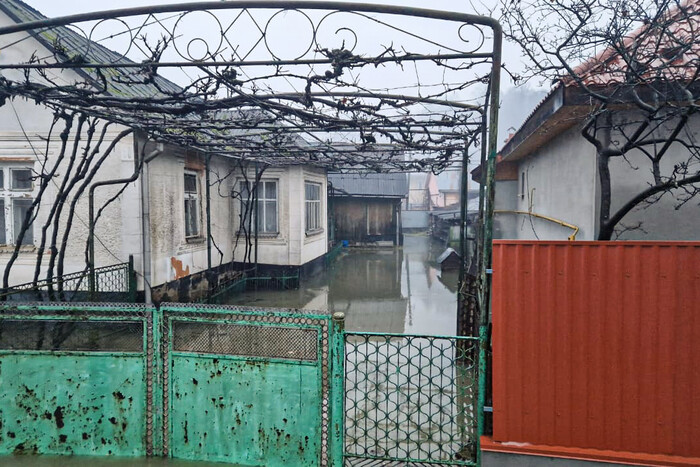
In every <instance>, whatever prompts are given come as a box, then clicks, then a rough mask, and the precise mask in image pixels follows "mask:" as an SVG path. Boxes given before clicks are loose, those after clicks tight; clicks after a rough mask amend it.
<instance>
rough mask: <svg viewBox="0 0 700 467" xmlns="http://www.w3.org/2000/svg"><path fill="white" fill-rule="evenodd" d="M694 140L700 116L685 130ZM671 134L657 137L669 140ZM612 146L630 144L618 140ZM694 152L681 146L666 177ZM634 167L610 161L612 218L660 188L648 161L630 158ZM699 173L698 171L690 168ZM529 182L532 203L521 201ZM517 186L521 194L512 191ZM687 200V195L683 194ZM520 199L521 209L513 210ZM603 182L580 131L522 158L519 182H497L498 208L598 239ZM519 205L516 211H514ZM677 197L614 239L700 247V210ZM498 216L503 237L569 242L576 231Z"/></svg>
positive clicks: (634, 154)
mask: <svg viewBox="0 0 700 467" xmlns="http://www.w3.org/2000/svg"><path fill="white" fill-rule="evenodd" d="M617 118H620V119H628V120H632V121H634V120H636V119H635V115H633V114H624V113H619V114H617ZM686 129H687V131H688V134H689V135H691V136H692V138H697V137H698V136H700V135H698V133H699V132H700V117H699V116H693V117H691V120H690V122H689V123H688V125H687V127H686ZM668 133H669V131H668V129H666V130H659V131H657V133H656V134H655V135H654V136H655V137H656V138H659V139H662V140H663V139H664V138H665V137H666V136H667V135H668ZM612 140H613V141H615V140H619V141H618V144H620V145H621V144H622V142H623V140H622V139H621V138H619V136H616V135H615V134H614V133H613V135H612ZM688 158H689V152H688V150H687V149H686V148H685V147H684V146H682V145H680V144H674V145H672V146H671V148H670V149H669V151H668V152H667V153H666V154H665V155H664V156H663V158H662V160H661V174H662V176H664V175H665V176H668V175H670V174H671V173H672V171H673V167H674V166H675V165H676V164H679V163H682V162H686V161H687V160H688ZM626 159H627V160H625V159H624V158H622V157H617V158H612V159H611V160H610V174H611V186H612V201H611V215H612V214H614V213H615V212H616V211H617V210H618V209H619V208H620V207H621V206H622V205H624V204H625V203H626V202H627V201H628V200H630V199H631V198H633V197H634V196H635V195H637V194H638V193H640V192H641V191H643V190H644V189H646V188H647V187H648V186H650V185H651V184H653V174H652V169H651V163H650V161H649V159H648V156H647V155H645V154H643V153H642V152H641V151H631V152H629V153H628V154H627V158H626ZM691 170H692V166H691ZM523 174H524V175H525V189H524V192H525V196H524V197H521V196H520V193H521V185H522V176H523ZM515 186H517V189H516V190H515V193H514V190H513V188H514V187H515ZM676 193H680V192H676ZM514 195H515V199H516V201H515V203H512V200H513V196H514ZM599 200H600V182H599V178H598V172H597V164H596V155H595V148H594V147H593V145H592V144H590V143H589V142H588V141H586V140H585V139H584V138H583V137H581V135H580V129H579V128H578V127H573V128H572V129H570V130H568V131H566V132H564V133H563V134H561V135H559V136H557V137H556V138H553V139H552V140H551V141H550V142H549V143H548V144H546V145H545V146H543V147H541V148H540V149H538V150H536V151H535V152H533V153H532V154H531V155H530V156H528V157H526V158H524V159H521V160H520V161H519V163H518V181H517V182H514V181H508V182H503V181H500V182H497V191H496V209H516V210H520V211H531V212H534V213H537V214H542V215H547V216H551V217H554V218H557V219H560V220H562V221H566V222H569V223H571V224H574V225H576V226H578V227H579V228H580V231H579V233H578V235H577V237H576V238H577V239H578V240H595V239H596V236H597V231H598V216H599V214H598V212H599ZM511 205H514V208H508V207H507V206H511ZM680 205H681V203H680V201H679V199H678V198H677V196H675V195H674V194H671V193H667V194H664V195H663V196H662V197H661V198H660V199H658V201H656V202H654V203H651V204H648V203H644V204H642V205H640V206H639V207H637V208H635V209H634V210H633V211H631V212H630V213H629V214H627V215H626V216H625V217H624V218H623V219H622V222H621V224H618V229H619V230H624V229H625V228H628V227H631V229H630V230H625V231H624V232H622V233H621V234H620V235H614V236H613V238H614V239H615V238H617V239H620V240H697V239H698V236H699V235H700V234H699V233H698V232H700V206H699V205H698V202H697V201H694V200H693V201H690V202H688V203H686V204H684V205H682V206H680ZM679 206H680V208H679ZM677 208H678V209H677ZM507 217H508V216H507V215H505V214H497V215H496V218H495V219H496V221H495V222H496V223H497V224H499V225H500V226H501V227H502V231H503V235H501V236H499V238H517V239H528V240H532V239H540V240H565V239H566V238H567V237H568V235H569V234H570V233H571V229H568V228H566V227H562V226H559V225H557V224H554V223H551V222H548V221H546V220H542V219H537V218H533V217H530V216H526V215H513V216H510V217H511V218H510V219H508V218H507Z"/></svg>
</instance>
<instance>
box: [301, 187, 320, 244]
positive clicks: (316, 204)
mask: <svg viewBox="0 0 700 467" xmlns="http://www.w3.org/2000/svg"><path fill="white" fill-rule="evenodd" d="M304 191H305V193H306V232H307V233H309V232H314V231H318V230H321V185H319V184H318V183H309V182H306V183H305V184H304Z"/></svg>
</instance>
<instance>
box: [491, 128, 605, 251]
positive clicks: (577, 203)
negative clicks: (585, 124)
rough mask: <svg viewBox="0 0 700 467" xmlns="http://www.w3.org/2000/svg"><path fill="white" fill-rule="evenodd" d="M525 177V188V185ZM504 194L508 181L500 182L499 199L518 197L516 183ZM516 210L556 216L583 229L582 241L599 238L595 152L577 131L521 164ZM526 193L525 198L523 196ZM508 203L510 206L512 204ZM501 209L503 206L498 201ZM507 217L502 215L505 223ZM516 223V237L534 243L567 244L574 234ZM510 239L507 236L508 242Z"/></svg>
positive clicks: (522, 220) (536, 222)
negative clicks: (561, 242)
mask: <svg viewBox="0 0 700 467" xmlns="http://www.w3.org/2000/svg"><path fill="white" fill-rule="evenodd" d="M523 174H524V179H525V184H524V187H523V186H522V182H521V180H522V178H523ZM505 183H506V184H510V187H509V188H507V189H504V190H503V193H499V191H498V190H500V189H501V188H500V187H501V186H503V184H504V182H498V187H497V191H496V193H497V194H496V196H497V197H501V194H503V195H505V196H506V197H512V195H513V184H512V182H505ZM516 184H517V191H516V193H515V197H516V202H515V210H518V211H530V212H534V213H537V214H541V215H545V216H549V217H553V218H556V219H559V220H562V221H565V222H568V223H571V224H574V225H576V226H578V227H579V229H580V230H579V233H578V235H577V237H576V238H577V239H578V240H593V239H594V236H595V232H596V230H595V218H596V215H595V212H596V207H595V196H596V187H597V184H598V181H597V172H596V160H595V150H594V147H593V146H592V145H591V144H589V143H588V142H586V141H585V140H584V139H583V137H582V136H581V135H580V131H579V129H578V128H577V127H574V128H572V129H570V130H568V131H566V132H564V133H563V134H561V135H559V136H557V137H556V138H554V139H553V140H552V141H551V142H550V143H549V144H547V145H546V146H544V147H542V148H540V149H539V150H537V151H535V152H534V153H533V154H532V155H530V156H529V157H527V158H525V159H522V160H520V161H519V164H518V181H517V182H516ZM521 193H522V194H523V195H524V196H521ZM503 201H504V206H507V205H509V204H510V203H509V202H505V200H503ZM497 204H498V202H497ZM503 216H506V214H501V215H499V219H500V218H501V217H503ZM511 216H513V217H514V218H515V219H516V221H515V225H513V224H512V222H513V221H505V223H507V224H510V227H508V229H504V233H505V232H506V231H507V230H509V229H511V228H512V231H511V232H512V237H511V238H518V239H528V240H535V239H539V240H566V239H567V237H568V236H569V235H570V234H571V229H569V228H566V227H562V226H560V225H558V224H555V223H552V222H549V221H546V220H542V219H538V218H535V217H532V216H527V215H511ZM502 238H507V237H505V236H504V237H502Z"/></svg>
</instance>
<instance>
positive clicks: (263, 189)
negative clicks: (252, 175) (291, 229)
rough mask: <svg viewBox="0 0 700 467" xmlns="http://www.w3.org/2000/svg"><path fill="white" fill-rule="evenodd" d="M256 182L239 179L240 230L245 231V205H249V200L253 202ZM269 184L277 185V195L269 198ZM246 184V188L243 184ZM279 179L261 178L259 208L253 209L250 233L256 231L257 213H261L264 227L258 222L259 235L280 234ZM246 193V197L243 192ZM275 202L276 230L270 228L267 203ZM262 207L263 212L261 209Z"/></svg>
mask: <svg viewBox="0 0 700 467" xmlns="http://www.w3.org/2000/svg"><path fill="white" fill-rule="evenodd" d="M254 184H255V182H253V181H250V180H245V179H239V180H238V191H239V193H240V196H241V199H240V203H239V209H240V211H239V214H238V219H239V226H238V232H239V233H240V232H243V221H244V219H243V213H244V212H245V205H247V204H248V203H249V202H250V203H253V201H254V200H253V190H252V187H253V185H254ZM268 184H274V185H275V197H274V198H267V186H268ZM244 185H246V187H245V190H244V188H243V186H244ZM279 186H280V184H279V180H278V179H260V180H259V181H258V186H257V191H258V199H257V209H253V211H252V212H251V213H250V216H251V217H250V219H249V220H250V230H251V231H250V232H249V233H250V234H253V233H255V226H256V224H257V214H260V218H261V219H262V224H263V225H262V228H261V226H260V225H259V224H258V226H257V233H258V236H263V237H265V236H269V237H276V236H277V235H279V228H280V227H279V194H280V192H279ZM244 193H246V197H245V198H244V197H243V194H244ZM248 195H249V196H250V199H249V198H248ZM271 202H274V203H275V216H274V219H275V225H274V227H275V228H274V230H273V229H269V228H268V226H267V203H271ZM261 207H262V212H260V211H261Z"/></svg>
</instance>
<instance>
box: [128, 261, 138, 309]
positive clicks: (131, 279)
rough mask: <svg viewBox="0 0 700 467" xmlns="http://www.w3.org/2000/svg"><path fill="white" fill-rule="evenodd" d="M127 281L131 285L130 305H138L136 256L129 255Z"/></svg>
mask: <svg viewBox="0 0 700 467" xmlns="http://www.w3.org/2000/svg"><path fill="white" fill-rule="evenodd" d="M127 281H128V283H129V303H136V270H135V269H134V255H129V267H128V269H127Z"/></svg>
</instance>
